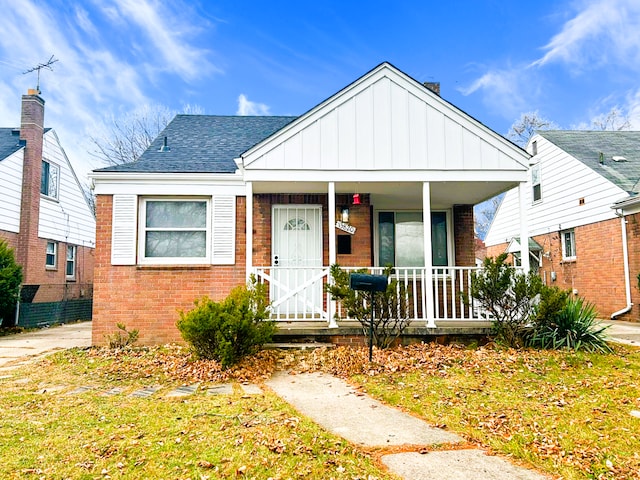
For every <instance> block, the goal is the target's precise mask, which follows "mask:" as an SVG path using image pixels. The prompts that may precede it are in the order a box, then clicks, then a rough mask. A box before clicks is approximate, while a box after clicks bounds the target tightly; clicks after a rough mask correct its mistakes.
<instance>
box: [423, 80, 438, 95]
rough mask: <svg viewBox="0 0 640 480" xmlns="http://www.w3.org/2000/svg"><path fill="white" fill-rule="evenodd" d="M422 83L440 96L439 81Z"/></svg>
mask: <svg viewBox="0 0 640 480" xmlns="http://www.w3.org/2000/svg"><path fill="white" fill-rule="evenodd" d="M423 85H424V86H425V87H427V88H428V89H429V90H431V91H432V92H433V93H435V94H436V95H438V96H440V82H424V83H423Z"/></svg>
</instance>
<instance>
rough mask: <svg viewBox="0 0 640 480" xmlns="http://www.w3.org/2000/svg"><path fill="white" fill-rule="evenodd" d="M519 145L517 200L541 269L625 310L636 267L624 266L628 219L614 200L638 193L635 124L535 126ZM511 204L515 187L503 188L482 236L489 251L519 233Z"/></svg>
mask: <svg viewBox="0 0 640 480" xmlns="http://www.w3.org/2000/svg"><path fill="white" fill-rule="evenodd" d="M527 150H528V151H529V152H530V153H532V154H533V157H532V158H531V168H530V172H529V179H528V182H527V184H526V187H525V188H524V192H525V196H524V203H525V205H526V215H527V222H528V227H529V236H530V237H531V238H532V239H533V240H535V242H537V244H539V245H540V247H541V249H542V251H541V254H542V256H541V262H540V263H539V264H538V265H536V267H538V269H539V272H540V274H541V276H542V277H543V279H544V280H545V281H546V282H547V283H548V284H550V285H557V286H559V287H560V288H563V289H567V290H570V291H571V292H572V293H573V294H575V295H577V296H582V297H585V298H586V299H587V300H588V301H590V302H592V303H594V304H595V305H596V307H597V309H598V311H599V313H600V315H602V316H605V317H609V316H613V317H618V316H620V315H622V314H626V313H628V312H629V309H628V308H627V307H628V303H629V302H628V301H627V300H626V299H627V298H628V292H629V290H630V282H631V280H630V278H629V277H630V275H631V277H632V278H634V279H635V277H636V275H637V274H638V272H631V274H630V273H629V272H628V268H625V265H626V264H628V262H629V256H628V254H627V253H626V252H627V251H628V249H627V247H628V245H627V238H626V237H627V235H626V232H625V231H624V230H625V229H626V228H627V227H626V226H625V225H626V223H628V222H626V223H625V222H624V221H623V222H622V226H621V219H620V218H621V215H622V213H621V209H620V208H617V207H616V206H615V204H617V202H621V201H622V202H623V201H624V200H625V199H629V198H635V196H636V195H638V192H639V188H640V184H639V181H640V132H631V131H621V132H605V131H597V132H589V131H542V132H539V133H538V134H536V135H534V136H533V137H532V138H531V140H530V141H529V144H528V146H527ZM518 208H519V199H518V192H517V191H516V190H510V191H509V192H507V194H506V195H505V197H504V199H503V201H502V203H501V205H500V206H499V208H498V209H497V211H496V215H495V217H494V220H493V223H492V224H491V227H490V229H489V231H488V233H487V236H486V238H485V244H486V246H487V249H488V255H489V256H495V255H497V254H499V253H502V252H504V251H507V248H508V245H509V244H510V242H511V241H512V240H513V239H514V238H516V239H519V238H518V237H520V233H519V218H518ZM629 228H630V227H629ZM635 248H636V249H637V246H636V247H635ZM634 283H635V282H634Z"/></svg>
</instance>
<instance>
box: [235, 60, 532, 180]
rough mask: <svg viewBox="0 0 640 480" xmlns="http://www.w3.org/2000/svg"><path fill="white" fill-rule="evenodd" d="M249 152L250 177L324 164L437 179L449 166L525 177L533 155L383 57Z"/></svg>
mask: <svg viewBox="0 0 640 480" xmlns="http://www.w3.org/2000/svg"><path fill="white" fill-rule="evenodd" d="M243 158H244V167H245V180H260V179H273V178H274V176H273V175H274V172H277V171H280V172H286V174H287V176H288V178H289V179H292V176H291V175H292V172H298V177H300V178H301V179H303V180H304V179H305V178H306V177H305V173H306V174H307V175H308V176H309V175H311V176H313V179H316V180H320V181H322V180H324V178H320V177H318V172H349V175H350V176H352V175H353V176H354V177H352V178H353V179H354V180H355V179H358V178H360V179H362V178H365V177H366V176H367V175H369V176H370V174H371V173H372V172H378V173H381V172H384V179H386V180H388V181H392V180H393V179H395V178H398V177H400V176H405V177H406V176H407V175H409V176H410V177H411V178H412V179H413V180H419V179H420V178H416V176H417V177H421V176H424V179H433V178H434V175H437V174H438V172H445V171H446V172H447V174H448V179H450V180H451V179H454V178H457V179H460V180H468V179H469V177H470V174H471V173H472V172H473V173H476V172H501V173H502V174H505V172H507V173H506V174H507V175H508V172H513V173H515V174H516V176H517V175H519V176H520V177H518V178H521V177H522V173H523V172H525V171H526V161H527V159H528V156H527V154H526V153H525V152H523V151H522V150H521V149H519V148H517V147H515V146H514V145H512V144H510V142H506V141H505V140H504V139H503V138H502V137H500V136H499V135H497V134H495V133H494V132H492V131H491V130H489V129H488V128H486V127H485V126H483V125H482V124H480V123H479V122H477V121H475V120H474V119H472V118H471V117H469V116H467V115H466V114H464V113H463V112H461V111H460V110H458V109H456V108H455V107H453V106H452V105H451V104H449V103H447V102H445V101H444V100H442V99H441V98H440V97H438V96H437V95H435V94H432V93H431V92H429V91H427V90H426V89H425V88H424V87H423V86H422V85H420V84H418V83H417V82H415V81H414V80H413V79H411V78H409V77H407V76H406V75H404V74H402V73H401V72H399V71H398V70H396V69H395V68H393V67H391V66H390V65H388V64H383V65H382V66H381V67H379V68H378V69H376V70H374V71H372V72H371V73H370V74H369V75H365V76H364V77H363V78H362V79H360V80H359V81H358V82H356V83H354V84H352V85H351V86H349V87H347V88H346V89H345V90H343V91H342V92H340V93H338V94H336V95H335V96H333V97H332V98H330V99H329V100H327V101H326V102H324V103H323V104H320V105H319V106H318V107H316V108H314V109H313V110H311V111H310V112H309V113H307V114H306V115H304V116H303V117H301V118H300V119H299V120H298V121H296V122H293V123H292V124H291V125H290V126H287V127H285V128H284V129H283V130H282V131H280V132H278V133H276V134H275V135H273V136H272V137H270V138H269V139H267V140H266V141H265V142H262V143H261V144H258V145H257V146H256V147H254V148H252V149H251V150H249V151H248V152H247V153H246V154H245V155H244V156H243ZM261 172H262V174H261ZM421 172H424V175H423V174H422V173H421ZM389 174H391V175H392V177H393V178H391V177H389V176H388V175H389ZM276 175H277V173H276ZM311 176H309V179H311ZM320 176H322V175H320ZM327 178H328V179H330V180H335V176H333V177H331V178H329V177H327ZM367 178H369V177H367ZM294 180H295V179H294Z"/></svg>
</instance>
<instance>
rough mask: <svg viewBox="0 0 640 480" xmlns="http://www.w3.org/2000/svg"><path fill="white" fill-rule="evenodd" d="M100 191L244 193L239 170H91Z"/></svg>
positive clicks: (98, 191) (121, 192)
mask: <svg viewBox="0 0 640 480" xmlns="http://www.w3.org/2000/svg"><path fill="white" fill-rule="evenodd" d="M89 177H90V179H91V181H92V184H93V187H94V192H95V194H96V195H115V194H135V195H212V194H214V193H215V194H218V195H236V196H244V194H245V184H244V181H243V179H242V175H239V174H238V173H231V174H219V173H218V174H215V173H116V172H92V173H90V174H89Z"/></svg>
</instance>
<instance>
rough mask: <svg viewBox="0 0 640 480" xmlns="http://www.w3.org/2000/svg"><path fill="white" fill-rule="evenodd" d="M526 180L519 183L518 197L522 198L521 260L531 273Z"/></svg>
mask: <svg viewBox="0 0 640 480" xmlns="http://www.w3.org/2000/svg"><path fill="white" fill-rule="evenodd" d="M526 188H527V184H526V182H520V185H518V198H519V200H520V261H521V265H522V271H523V272H524V274H525V275H528V274H529V269H530V265H529V224H528V222H527V200H526Z"/></svg>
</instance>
